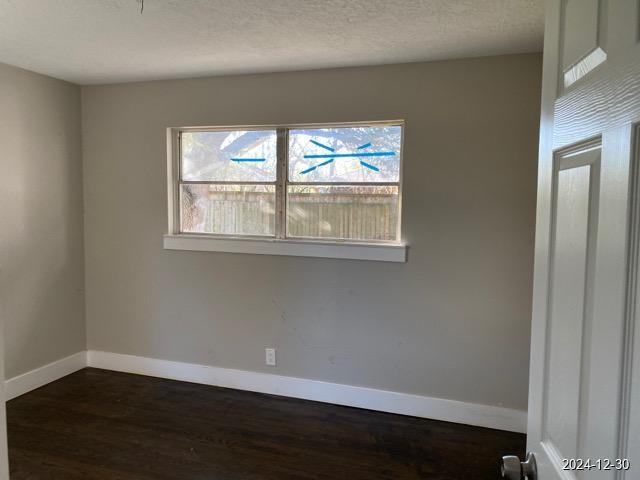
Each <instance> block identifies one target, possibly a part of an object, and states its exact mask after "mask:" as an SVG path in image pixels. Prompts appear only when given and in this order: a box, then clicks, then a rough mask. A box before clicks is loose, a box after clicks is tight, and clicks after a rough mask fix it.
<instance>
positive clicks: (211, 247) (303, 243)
mask: <svg viewBox="0 0 640 480" xmlns="http://www.w3.org/2000/svg"><path fill="white" fill-rule="evenodd" d="M164 248H165V250H191V251H198V252H228V253H252V254H257V255H288V256H293V257H320V258H345V259H351V260H375V261H381V262H406V261H407V247H406V245H390V244H380V243H346V242H345V243H339V242H321V241H309V240H278V239H270V238H269V239H264V238H259V239H253V238H222V237H209V236H205V235H165V236H164Z"/></svg>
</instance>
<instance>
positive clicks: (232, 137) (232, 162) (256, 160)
mask: <svg viewBox="0 0 640 480" xmlns="http://www.w3.org/2000/svg"><path fill="white" fill-rule="evenodd" d="M276 137H277V135H276V132H275V130H249V131H242V130H235V131H229V132H182V144H181V148H182V159H181V161H182V180H191V181H197V180H203V181H240V182H275V181H276Z"/></svg>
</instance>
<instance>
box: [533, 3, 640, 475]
mask: <svg viewBox="0 0 640 480" xmlns="http://www.w3.org/2000/svg"><path fill="white" fill-rule="evenodd" d="M639 3H640V2H639V1H638V0H549V1H548V2H547V11H546V19H545V53H544V61H543V92H542V117H541V125H540V160H539V172H538V210H537V218H536V251H535V267H534V268H535V272H534V292H533V319H532V337H531V338H532V340H531V342H532V343H531V371H530V387H529V423H528V439H527V447H528V449H529V451H531V452H532V453H533V454H535V456H536V461H537V465H538V479H542V480H557V479H576V478H580V479H583V478H584V479H590V478H593V479H603V480H606V479H616V480H620V479H625V478H626V479H636V478H639V479H640V457H639V456H638V455H639V454H640V426H639V425H640V388H638V386H637V385H638V383H639V382H640V372H639V371H638V370H639V369H640V359H639V358H638V356H639V355H640V340H638V337H639V336H640V334H639V333H638V331H639V327H638V324H639V321H640V320H639V319H638V317H639V316H640V314H639V313H638V310H639V309H638V308H637V306H636V303H637V298H640V297H639V295H640V287H638V285H639V284H640V282H639V281H638V263H639V262H638V258H639V257H640V253H639V252H640V247H638V242H639V241H640V219H639V214H640V203H639V202H640V193H639V192H638V185H640V181H638V177H639V174H638V171H639V169H638V165H637V161H638V160H637V156H636V154H635V142H636V140H635V136H636V135H635V131H636V125H637V124H639V123H640V49H639V46H638V25H639V24H640V22H639V18H640V17H639ZM593 139H596V140H593ZM563 459H568V460H570V459H573V460H574V461H575V460H578V461H580V460H582V461H587V460H590V461H591V462H597V461H598V460H600V463H599V466H597V467H595V468H591V469H590V470H576V469H569V470H566V469H563ZM617 459H628V460H629V462H630V465H631V470H629V471H624V470H616V469H615V468H610V469H604V468H603V467H604V466H605V465H606V464H608V462H615V461H616V460H617Z"/></svg>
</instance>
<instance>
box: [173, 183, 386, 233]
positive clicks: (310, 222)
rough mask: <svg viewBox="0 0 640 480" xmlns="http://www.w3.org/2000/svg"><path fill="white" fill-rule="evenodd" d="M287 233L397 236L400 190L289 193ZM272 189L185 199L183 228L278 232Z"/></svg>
mask: <svg viewBox="0 0 640 480" xmlns="http://www.w3.org/2000/svg"><path fill="white" fill-rule="evenodd" d="M288 200H289V203H288V206H287V218H288V226H287V229H288V236H290V237H311V238H344V239H361V240H362V239H366V240H395V237H396V225H397V222H398V204H397V195H392V194H378V193H376V194H367V195H362V194H348V193H339V194H327V193H323V194H318V193H289V197H288ZM274 229H275V204H274V195H273V193H257V192H249V193H247V192H207V195H205V196H198V197H195V198H194V197H187V196H183V200H182V230H183V231H185V232H200V233H221V234H230V235H243V234H253V235H273V234H274Z"/></svg>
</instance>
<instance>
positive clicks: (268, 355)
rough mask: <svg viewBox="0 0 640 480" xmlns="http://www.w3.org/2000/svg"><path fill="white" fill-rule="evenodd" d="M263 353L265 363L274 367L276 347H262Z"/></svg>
mask: <svg viewBox="0 0 640 480" xmlns="http://www.w3.org/2000/svg"><path fill="white" fill-rule="evenodd" d="M264 353H265V360H264V361H265V363H266V364H267V365H271V366H273V367H275V365H276V349H275V348H265V349H264Z"/></svg>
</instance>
